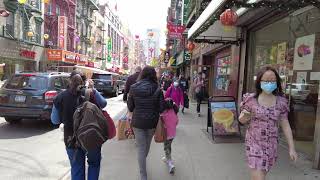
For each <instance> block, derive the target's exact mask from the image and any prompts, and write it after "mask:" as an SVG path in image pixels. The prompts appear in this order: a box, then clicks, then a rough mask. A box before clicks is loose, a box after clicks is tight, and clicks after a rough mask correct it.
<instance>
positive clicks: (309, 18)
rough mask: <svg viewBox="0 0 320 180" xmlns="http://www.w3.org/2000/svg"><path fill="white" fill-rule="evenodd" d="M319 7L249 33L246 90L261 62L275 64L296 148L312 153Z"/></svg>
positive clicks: (250, 85) (308, 153)
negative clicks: (285, 99)
mask: <svg viewBox="0 0 320 180" xmlns="http://www.w3.org/2000/svg"><path fill="white" fill-rule="evenodd" d="M319 17H320V10H319V9H318V8H313V9H308V10H306V11H304V12H301V11H300V12H299V13H297V12H295V13H293V14H291V15H290V16H288V17H286V18H284V19H281V20H279V21H276V22H274V23H272V24H270V25H268V26H266V27H262V28H261V29H260V30H257V31H255V32H252V33H251V35H250V46H251V47H250V51H251V53H250V61H249V64H248V65H249V67H251V69H250V70H249V71H248V83H247V84H248V87H247V89H248V90H249V92H253V91H254V80H255V79H256V76H255V75H256V74H257V72H258V71H259V70H260V69H261V68H262V67H264V66H271V67H273V68H275V69H276V70H277V71H278V72H279V74H280V76H281V79H282V87H283V89H284V93H285V95H286V96H287V98H288V99H289V100H290V101H289V102H290V113H289V122H290V125H291V127H292V129H293V135H294V138H295V143H296V146H297V149H298V150H299V151H300V152H304V153H305V154H307V155H309V157H311V158H312V157H313V156H314V149H315V148H314V144H313V140H314V131H315V122H316V119H317V116H319V114H317V110H318V92H319V80H320V79H319V78H317V76H314V72H320V65H319V63H318V59H319V58H320V57H319V56H320V53H319V52H320V47H319V44H320V35H319V33H320V18H319Z"/></svg>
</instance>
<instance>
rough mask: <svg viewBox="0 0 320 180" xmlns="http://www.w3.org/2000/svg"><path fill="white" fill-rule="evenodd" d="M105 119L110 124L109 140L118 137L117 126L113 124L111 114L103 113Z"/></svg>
mask: <svg viewBox="0 0 320 180" xmlns="http://www.w3.org/2000/svg"><path fill="white" fill-rule="evenodd" d="M102 113H103V115H104V117H105V118H106V120H107V123H108V139H112V138H114V137H115V136H116V131H117V130H116V126H115V124H114V122H113V119H112V118H111V117H110V115H109V113H108V112H107V111H102Z"/></svg>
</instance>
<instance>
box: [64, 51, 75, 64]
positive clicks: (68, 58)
mask: <svg viewBox="0 0 320 180" xmlns="http://www.w3.org/2000/svg"><path fill="white" fill-rule="evenodd" d="M65 61H66V62H70V63H76V62H77V61H76V54H75V53H71V52H66V53H65Z"/></svg>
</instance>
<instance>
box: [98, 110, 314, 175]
mask: <svg viewBox="0 0 320 180" xmlns="http://www.w3.org/2000/svg"><path fill="white" fill-rule="evenodd" d="M191 107H192V109H191V110H186V113H185V114H179V117H180V122H179V125H178V128H177V137H176V139H175V140H174V142H173V145H172V148H173V149H172V151H173V152H172V156H173V159H174V162H175V165H176V173H175V175H173V176H172V175H170V174H169V173H168V169H167V167H166V164H165V163H163V162H162V161H161V157H162V156H163V155H164V152H163V145H162V144H157V143H154V141H153V142H152V145H151V149H150V153H149V156H148V159H147V163H148V164H147V167H148V168H147V170H148V177H149V180H248V179H250V177H249V170H248V168H247V165H246V161H245V151H244V148H245V147H244V144H243V143H241V142H238V143H215V142H213V141H212V139H211V136H210V135H209V134H207V133H206V130H205V129H206V123H207V120H206V116H205V114H203V116H202V117H200V118H198V117H197V115H196V113H195V112H194V111H193V110H195V105H194V104H192V105H191ZM206 107H207V105H203V106H202V110H203V112H204V111H205V110H206ZM279 146H280V145H279ZM102 155H103V159H102V164H101V170H100V180H127V179H128V180H138V179H139V170H138V163H137V153H136V147H135V143H134V140H122V141H118V140H116V139H113V140H111V141H108V142H107V143H105V144H104V146H103V148H102ZM319 178H320V171H318V170H313V169H312V163H311V161H308V160H306V159H304V158H303V157H299V160H298V161H297V162H296V163H293V162H290V160H289V156H288V153H287V150H286V148H285V147H284V146H280V147H279V159H278V162H277V164H276V166H274V168H273V169H272V170H271V172H270V173H269V174H268V177H267V179H268V180H318V179H319Z"/></svg>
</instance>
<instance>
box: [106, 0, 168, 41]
mask: <svg viewBox="0 0 320 180" xmlns="http://www.w3.org/2000/svg"><path fill="white" fill-rule="evenodd" d="M106 1H109V4H110V6H111V7H114V6H115V4H117V10H118V11H117V13H118V14H119V17H120V19H121V21H123V22H125V23H128V24H129V27H130V30H131V32H132V33H133V34H134V35H140V37H143V36H144V35H146V32H147V29H151V28H158V29H160V33H161V38H160V47H165V30H166V24H167V21H166V18H167V12H168V7H169V6H170V0H100V3H102V2H106Z"/></svg>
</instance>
